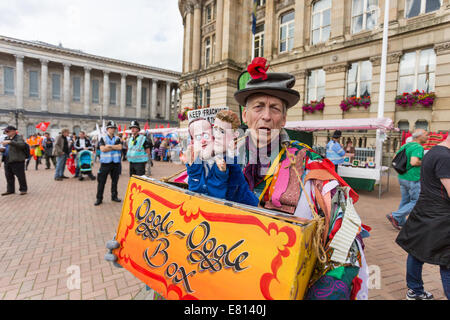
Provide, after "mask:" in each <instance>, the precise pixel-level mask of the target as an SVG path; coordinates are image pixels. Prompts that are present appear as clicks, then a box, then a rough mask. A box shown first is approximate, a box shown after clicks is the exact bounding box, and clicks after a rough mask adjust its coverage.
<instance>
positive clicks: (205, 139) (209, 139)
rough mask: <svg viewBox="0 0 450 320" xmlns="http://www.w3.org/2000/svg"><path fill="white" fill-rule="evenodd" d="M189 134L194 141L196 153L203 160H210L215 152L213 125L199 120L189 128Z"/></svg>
mask: <svg viewBox="0 0 450 320" xmlns="http://www.w3.org/2000/svg"><path fill="white" fill-rule="evenodd" d="M189 132H190V133H191V135H192V138H193V141H194V153H195V154H196V153H198V154H199V156H200V159H202V160H207V159H210V158H211V157H212V155H213V150H214V141H213V135H212V127H211V124H210V123H209V122H208V121H207V120H197V121H195V122H193V123H192V124H191V125H190V126H189Z"/></svg>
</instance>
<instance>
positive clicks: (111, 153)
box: [94, 121, 122, 206]
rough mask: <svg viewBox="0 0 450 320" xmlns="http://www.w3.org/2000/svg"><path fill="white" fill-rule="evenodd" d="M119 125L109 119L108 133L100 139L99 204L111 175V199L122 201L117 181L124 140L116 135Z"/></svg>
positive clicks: (97, 203) (96, 203)
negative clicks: (119, 196)
mask: <svg viewBox="0 0 450 320" xmlns="http://www.w3.org/2000/svg"><path fill="white" fill-rule="evenodd" d="M116 129H117V126H116V124H115V123H114V121H108V123H107V125H106V131H107V135H106V136H104V137H102V138H101V139H100V141H99V146H100V169H99V170H98V173H97V181H98V184H97V201H96V202H95V203H94V205H96V206H98V205H100V204H101V203H102V201H103V191H104V190H105V184H106V179H107V177H108V175H111V200H112V201H115V202H121V201H122V200H120V199H119V198H118V197H117V195H118V192H117V183H118V182H119V175H120V167H121V161H120V160H121V153H122V141H120V138H119V137H117V136H115V135H114V134H115V132H116Z"/></svg>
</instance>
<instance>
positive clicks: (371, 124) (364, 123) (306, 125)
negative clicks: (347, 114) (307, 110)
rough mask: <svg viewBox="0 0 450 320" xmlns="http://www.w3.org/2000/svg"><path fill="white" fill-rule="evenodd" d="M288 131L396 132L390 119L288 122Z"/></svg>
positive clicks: (286, 126)
mask: <svg viewBox="0 0 450 320" xmlns="http://www.w3.org/2000/svg"><path fill="white" fill-rule="evenodd" d="M285 128H286V129H290V130H298V131H319V130H376V129H381V130H383V131H388V130H395V131H398V129H397V128H395V127H394V123H393V121H392V119H390V118H361V119H336V120H333V119H330V120H307V121H288V122H286V125H285Z"/></svg>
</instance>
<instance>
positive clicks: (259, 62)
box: [247, 57, 269, 80]
mask: <svg viewBox="0 0 450 320" xmlns="http://www.w3.org/2000/svg"><path fill="white" fill-rule="evenodd" d="M268 69H269V65H268V64H267V60H266V59H265V58H262V57H257V58H255V59H253V61H252V63H250V64H249V65H248V67H247V71H248V73H249V74H250V76H251V77H252V78H253V79H262V80H266V79H267V73H266V72H267V70H268Z"/></svg>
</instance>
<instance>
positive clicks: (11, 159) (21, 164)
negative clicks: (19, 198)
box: [2, 126, 28, 196]
mask: <svg viewBox="0 0 450 320" xmlns="http://www.w3.org/2000/svg"><path fill="white" fill-rule="evenodd" d="M4 132H5V133H6V135H7V138H6V139H4V140H3V141H2V145H3V147H4V153H3V160H4V163H5V177H6V192H4V193H2V196H7V195H10V194H14V193H15V179H14V176H16V177H17V180H18V181H19V191H20V195H25V194H26V193H27V191H28V187H27V179H26V177H25V159H26V158H27V153H28V152H27V146H26V143H25V141H24V140H23V138H22V136H21V135H18V134H17V129H16V128H15V127H13V126H8V127H6V129H5V131H4Z"/></svg>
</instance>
